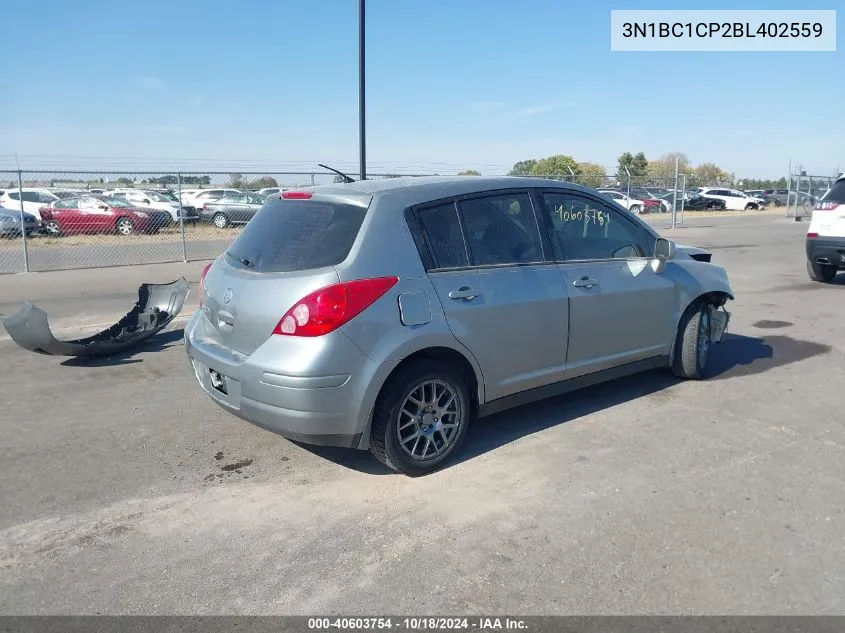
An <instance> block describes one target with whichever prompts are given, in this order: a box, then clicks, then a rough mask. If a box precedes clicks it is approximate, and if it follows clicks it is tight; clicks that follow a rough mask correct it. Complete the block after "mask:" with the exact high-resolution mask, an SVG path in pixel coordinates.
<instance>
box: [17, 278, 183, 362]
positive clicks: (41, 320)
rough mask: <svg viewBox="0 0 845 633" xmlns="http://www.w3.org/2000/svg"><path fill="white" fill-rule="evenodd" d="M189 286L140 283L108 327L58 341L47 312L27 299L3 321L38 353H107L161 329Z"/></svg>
mask: <svg viewBox="0 0 845 633" xmlns="http://www.w3.org/2000/svg"><path fill="white" fill-rule="evenodd" d="M190 289H191V286H190V284H189V283H188V282H187V281H186V280H185V278H184V277H183V278H180V279H178V280H176V281H173V282H171V283H167V284H141V286H140V287H139V288H138V302H137V303H136V304H135V307H134V308H132V310H130V311H129V312H127V313H126V315H125V316H124V317H123V318H122V319H120V321H118V322H117V323H115V324H114V325H113V326H111V327H110V328H108V329H106V330H103V331H102V332H99V333H98V334H95V335H94V336H89V337H87V338H81V339H75V340H71V341H60V340H58V339H57V338H56V337H54V336H53V333H52V332H51V331H50V325H49V323H48V319H47V313H46V312H44V310H42V309H41V308H39V307H37V306H34V305H33V304H31V303H29V302H28V301H26V302H24V304H23V306H22V307H21V309H20V310H19V311H18V312H17V313H15V314H13V315H12V316H10V317H6V318H4V319H3V325H4V327H5V328H6V331H7V332H8V333H9V336H10V337H11V338H12V340H13V341H15V343H17V344H18V345H20V346H21V347H23V348H24V349H28V350H30V351H31V352H35V353H37V354H48V355H53V356H88V357H92V356H109V355H110V354H118V353H121V352H124V351H126V350H129V349H131V348H133V347H136V346H137V345H140V344H141V343H143V342H144V341H146V340H147V339H148V338H150V337H151V336H153V335H155V334H157V333H158V332H160V331H161V330H162V329H164V328H165V327H166V326H167V325H168V324H169V323H170V322H171V321H172V320H173V319H174V318H175V317H176V315H178V314H179V312H180V311H181V310H182V308H183V306H184V305H185V300H186V299H187V298H188V292H189V291H190Z"/></svg>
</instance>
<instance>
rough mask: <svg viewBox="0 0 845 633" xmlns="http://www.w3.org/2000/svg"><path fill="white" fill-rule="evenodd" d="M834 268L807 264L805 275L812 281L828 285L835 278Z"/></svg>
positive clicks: (825, 265) (827, 265)
mask: <svg viewBox="0 0 845 633" xmlns="http://www.w3.org/2000/svg"><path fill="white" fill-rule="evenodd" d="M837 272H838V271H837V270H836V266H831V265H829V264H814V263H812V262H809V261H808V262H807V274H808V275H809V276H810V279H812V280H813V281H820V282H822V283H826V284H829V283H831V282H832V281H833V280H834V279H835V278H836V273H837Z"/></svg>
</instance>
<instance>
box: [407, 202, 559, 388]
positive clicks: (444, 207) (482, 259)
mask: <svg viewBox="0 0 845 633" xmlns="http://www.w3.org/2000/svg"><path fill="white" fill-rule="evenodd" d="M415 214H416V219H417V221H418V226H419V227H420V230H421V232H422V234H423V235H424V236H425V244H426V246H427V248H428V249H429V252H430V257H429V264H428V265H427V269H428V276H429V279H430V280H431V282H432V284H433V286H434V288H435V291H436V292H437V295H438V297H439V299H440V303H441V305H442V306H443V310H444V313H445V315H446V320H447V322H448V324H449V328H450V329H451V331H452V333H453V334H454V335H455V337H456V338H457V339H458V340H459V341H460V342H461V343H462V344H463V345H464V346H465V347H466V348H467V349H469V351H470V352H471V353H472V354H473V355H474V356H475V358H476V360H477V361H478V363H479V365H480V367H481V371H482V374H483V376H484V385H485V399H486V400H487V401H491V400H495V399H497V398H501V397H504V396H508V395H511V394H514V393H518V392H520V391H524V390H526V389H532V388H534V387H540V386H543V385H546V384H550V383H553V382H556V381H559V380H562V379H563V374H564V368H565V363H566V341H567V329H568V314H569V306H568V296H567V289H566V287H565V286H564V284H563V283H562V279H561V277H560V275H559V274H557V271H556V269H555V264H554V263H553V262H551V261H547V254H550V253H549V251H550V249H549V246H548V241H546V243H545V245H544V243H543V239H542V237H541V236H542V233H541V232H540V229H539V226H538V222H537V218H536V215H535V211H534V208H533V204H532V199H531V196H530V194H529V193H528V192H527V191H525V190H520V191H514V192H498V193H496V194H494V195H484V196H475V197H465V198H461V199H456V200H452V201H447V202H441V203H437V204H434V205H431V206H427V207H423V208H419V209H416V210H415Z"/></svg>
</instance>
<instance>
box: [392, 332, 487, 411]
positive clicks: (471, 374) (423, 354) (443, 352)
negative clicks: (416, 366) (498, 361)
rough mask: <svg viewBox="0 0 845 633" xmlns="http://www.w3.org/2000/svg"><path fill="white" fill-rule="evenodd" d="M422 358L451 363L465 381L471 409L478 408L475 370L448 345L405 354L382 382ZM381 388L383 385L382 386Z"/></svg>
mask: <svg viewBox="0 0 845 633" xmlns="http://www.w3.org/2000/svg"><path fill="white" fill-rule="evenodd" d="M422 358H431V359H433V360H439V361H440V362H442V363H446V364H447V365H451V366H452V367H454V368H456V369H457V370H458V371H459V372H460V373H461V376H462V377H463V379H464V380H465V381H466V387H467V391H468V392H469V397H470V400H471V401H472V407H473V410H476V409H477V408H478V379H477V378H476V376H475V370H474V369H473V368H472V365H471V364H470V362H469V361H468V360H467V359H466V357H465V356H464V355H463V354H461V353H460V352H458V351H455V350H453V349H451V348H449V347H427V348H426V349H421V350H419V351H418V352H414V353H413V354H411V355H410V356H406V357H405V358H403V359H402V360H401V361H400V362H399V363H398V364H397V365H396V367H394V368H393V371H391V372H390V375H389V376H388V377H387V379H386V380H385V381H384V384H385V385H386V384H387V383H388V382H389V381H390V379H391V378H393V376H394V375H395V374H396V372H398V371H399V370H400V369H402V368H404V367H406V366H407V365H409V364H412V363H414V362H416V361H418V360H420V359H422ZM382 388H384V387H383V386H382Z"/></svg>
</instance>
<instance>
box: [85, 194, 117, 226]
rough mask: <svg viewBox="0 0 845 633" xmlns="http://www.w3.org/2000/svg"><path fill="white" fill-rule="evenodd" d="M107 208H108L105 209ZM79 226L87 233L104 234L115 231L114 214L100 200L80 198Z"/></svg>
mask: <svg viewBox="0 0 845 633" xmlns="http://www.w3.org/2000/svg"><path fill="white" fill-rule="evenodd" d="M103 207H106V208H103ZM78 217H79V224H80V229H81V230H82V231H83V232H85V233H104V232H111V231H112V230H113V229H114V223H115V219H116V218H115V217H114V212H113V211H111V209H109V208H108V205H106V203H105V202H103V201H102V200H100V199H99V198H91V197H88V196H86V197H82V198H79V211H78Z"/></svg>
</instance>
